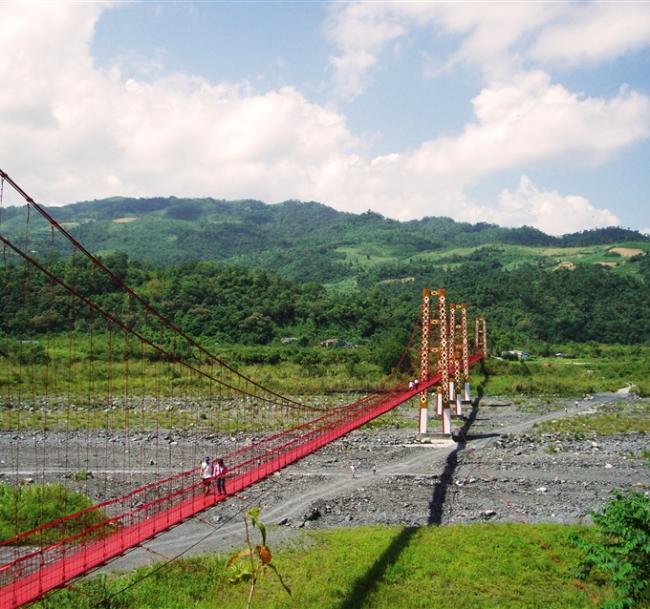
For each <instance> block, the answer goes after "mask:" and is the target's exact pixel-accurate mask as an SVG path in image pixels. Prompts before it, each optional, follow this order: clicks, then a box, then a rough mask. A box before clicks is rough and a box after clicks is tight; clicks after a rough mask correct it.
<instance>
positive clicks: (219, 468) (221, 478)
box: [214, 459, 228, 495]
mask: <svg viewBox="0 0 650 609" xmlns="http://www.w3.org/2000/svg"><path fill="white" fill-rule="evenodd" d="M227 473H228V468H227V467H226V464H225V463H224V462H223V459H217V464H216V465H215V466H214V477H215V478H216V480H217V493H218V494H219V495H225V494H226V474H227Z"/></svg>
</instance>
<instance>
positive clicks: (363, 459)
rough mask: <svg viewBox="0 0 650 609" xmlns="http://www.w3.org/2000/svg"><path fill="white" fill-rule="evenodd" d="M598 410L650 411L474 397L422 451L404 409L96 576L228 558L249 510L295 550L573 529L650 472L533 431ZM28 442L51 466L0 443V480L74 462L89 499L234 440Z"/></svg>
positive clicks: (616, 439) (3, 438) (619, 442)
mask: <svg viewBox="0 0 650 609" xmlns="http://www.w3.org/2000/svg"><path fill="white" fill-rule="evenodd" d="M607 408H616V409H619V410H620V409H622V411H623V412H625V409H626V408H635V409H636V410H637V411H638V409H639V408H641V409H642V411H643V412H645V413H648V412H650V400H647V399H645V400H644V399H638V398H634V397H633V396H630V395H627V394H625V393H622V394H607V395H599V396H596V397H595V398H592V399H585V400H579V401H578V402H575V401H574V400H566V399H561V398H557V399H553V400H541V399H540V400H534V399H530V398H528V399H526V400H523V399H522V400H520V401H518V400H514V401H510V400H507V399H483V400H481V402H480V403H479V406H478V408H475V409H473V410H472V411H470V412H468V413H466V418H465V420H457V421H456V422H455V428H456V432H457V434H458V435H457V437H456V440H455V441H451V440H448V439H434V440H433V441H432V442H431V443H426V444H423V443H418V442H416V441H415V425H414V421H415V416H416V410H415V407H413V406H412V407H411V409H410V411H408V410H403V411H404V412H406V413H408V414H406V415H405V417H404V420H405V424H402V425H400V426H399V427H398V426H397V425H392V426H383V427H382V426H373V427H370V428H362V429H359V430H356V431H354V432H352V433H350V434H348V435H347V436H346V437H344V438H342V439H340V440H338V441H336V442H334V443H332V444H331V445H328V446H326V447H324V448H323V449H321V450H320V451H318V452H317V453H315V454H313V455H310V456H308V457H306V458H304V459H303V460H301V461H300V462H298V463H296V464H294V465H292V466H290V467H288V468H286V469H284V470H282V471H280V472H278V473H276V474H275V475H273V476H271V477H270V478H268V479H267V480H264V481H262V482H260V483H259V484H257V485H255V486H254V487H252V488H250V489H247V490H246V491H244V492H243V493H242V494H241V495H239V496H237V497H232V498H230V499H229V500H228V501H226V502H224V503H221V504H218V505H217V506H216V507H214V508H212V509H210V510H207V511H206V512H204V513H202V514H201V515H200V516H199V517H198V518H194V519H192V520H190V521H188V522H186V523H183V524H182V525H180V526H177V527H175V528H174V529H172V530H170V531H168V532H167V533H164V534H162V535H160V536H158V537H157V538H156V539H154V540H152V541H150V542H148V543H147V544H145V545H146V548H138V549H135V550H133V551H131V552H129V553H128V554H127V555H126V556H123V557H121V558H119V559H117V560H116V561H113V563H111V565H109V567H106V568H108V569H129V568H132V567H134V566H137V565H141V564H146V563H148V562H151V561H153V560H161V559H162V558H163V557H173V556H176V555H178V554H181V553H186V554H200V553H206V552H227V551H229V550H230V549H231V548H233V547H235V546H241V545H242V543H243V539H244V538H243V527H242V518H241V515H242V513H243V512H244V511H245V510H246V509H247V508H248V507H250V506H251V505H257V506H259V507H260V508H261V514H262V519H263V520H264V521H265V522H267V523H268V524H270V525H277V526H273V527H272V528H271V533H270V535H271V543H272V544H279V543H292V542H295V541H296V540H299V539H302V535H301V534H302V532H303V531H305V530H309V529H315V528H331V527H346V526H360V525H366V524H386V525H387V524H399V525H408V526H425V525H445V524H449V523H470V522H485V521H490V522H556V523H575V522H586V521H588V514H589V511H590V510H597V509H599V508H600V507H601V506H602V505H603V503H604V502H605V501H606V500H607V498H608V497H609V496H610V494H611V492H612V490H613V489H621V490H623V491H626V490H628V489H631V488H634V489H636V490H639V491H640V492H645V493H648V492H649V491H648V489H650V475H649V472H650V470H649V469H648V467H647V466H646V464H645V462H644V460H643V459H642V458H641V453H642V452H643V451H647V450H648V449H649V448H650V443H649V442H648V439H647V436H645V435H644V434H641V433H627V434H619V435H608V436H597V435H592V434H584V435H574V434H549V433H540V432H539V431H538V430H536V429H535V428H534V425H535V424H536V423H539V422H542V421H545V420H552V419H559V418H562V417H567V416H573V415H575V414H585V413H586V414H589V413H595V412H602V411H603V410H606V409H607ZM25 433H29V432H25ZM33 433H34V434H35V436H34V446H35V447H36V448H35V449H34V452H36V451H37V450H38V447H40V448H41V449H42V450H43V451H46V452H47V453H48V454H49V455H51V458H50V459H49V460H48V468H47V469H45V468H43V469H42V471H40V472H38V471H33V469H34V468H33V464H30V462H29V458H30V457H29V455H30V452H29V451H26V452H25V459H24V460H20V459H19V467H18V468H16V466H15V458H14V457H15V455H14V454H13V453H12V451H13V447H14V445H15V440H13V439H12V438H14V437H15V434H14V436H12V435H11V432H0V458H1V459H0V460H1V461H3V463H0V481H2V480H3V478H4V479H5V480H10V479H15V477H16V476H19V477H24V478H26V479H30V477H31V478H35V479H36V480H37V481H40V480H41V479H42V478H44V479H45V480H46V481H48V482H49V481H54V480H56V479H57V476H58V477H60V476H61V475H62V472H63V471H65V470H64V466H65V463H64V461H65V459H66V458H68V459H69V458H70V455H71V454H77V455H78V456H79V457H80V458H81V461H80V463H83V467H84V469H85V470H86V471H87V472H90V475H89V476H86V479H84V480H79V481H75V482H74V484H76V485H77V486H78V487H79V489H80V490H82V491H84V492H87V493H88V494H89V495H91V496H92V497H93V498H94V499H100V498H103V499H105V498H107V497H109V496H118V495H120V494H123V493H124V492H125V491H126V490H128V489H129V488H133V484H134V483H135V484H138V483H139V482H140V481H146V480H148V479H150V477H151V476H152V475H154V474H156V473H160V472H161V471H162V470H163V469H166V470H168V469H169V468H171V469H172V470H174V469H186V468H187V467H190V466H191V465H192V464H196V463H198V461H197V460H198V459H200V456H201V455H202V454H204V453H206V454H207V453H210V454H217V453H227V452H229V448H232V446H234V445H235V444H236V443H238V442H241V441H242V438H235V437H220V436H218V435H214V434H213V435H209V436H200V437H198V438H197V437H193V438H190V437H185V436H183V435H182V434H170V433H169V432H167V433H165V434H163V435H161V437H157V436H152V435H151V434H149V435H146V434H142V435H141V436H140V437H135V438H131V442H130V443H128V446H129V447H130V448H129V452H128V453H127V452H125V448H126V446H127V443H125V442H124V439H123V438H121V437H120V436H114V437H106V435H105V434H103V433H102V432H94V433H91V434H88V433H86V434H85V435H84V434H82V433H80V434H79V435H78V436H75V437H72V438H71V437H69V436H68V438H67V442H66V445H67V448H66V449H65V451H63V449H62V447H61V443H62V442H63V441H64V440H63V436H62V434H57V433H56V432H52V433H48V434H46V435H45V436H43V435H42V434H41V437H40V438H39V437H37V435H36V434H38V432H33ZM75 438H76V441H75ZM106 446H109V447H110V446H112V447H114V453H115V455H116V456H115V459H114V461H113V462H112V464H111V467H107V466H106V463H105V456H104V455H105V448H106ZM139 446H142V447H143V448H142V449H140V448H139ZM75 451H76V453H75ZM12 459H13V461H12ZM12 463H13V465H10V464H12ZM30 466H31V469H30ZM353 466H354V468H353ZM12 468H13V469H12ZM128 470H130V471H131V473H130V474H127V473H125V472H126V471H128Z"/></svg>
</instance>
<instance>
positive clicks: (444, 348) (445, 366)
mask: <svg viewBox="0 0 650 609" xmlns="http://www.w3.org/2000/svg"><path fill="white" fill-rule="evenodd" d="M432 354H433V355H434V356H435V361H434V362H433V363H434V365H435V368H436V369H437V370H438V371H439V372H440V384H439V385H438V386H437V388H436V394H435V395H436V414H437V415H438V416H440V417H442V433H443V434H451V413H450V411H449V340H448V325H447V295H446V291H445V289H444V288H440V289H438V290H430V289H428V288H425V289H424V290H423V291H422V340H421V344H420V383H422V384H424V383H426V382H427V381H428V380H429V378H430V377H431V363H432V362H431V359H432V358H431V355H432ZM428 419H429V392H428V391H423V392H422V393H421V394H420V416H419V424H418V432H419V433H420V434H426V433H427V432H428Z"/></svg>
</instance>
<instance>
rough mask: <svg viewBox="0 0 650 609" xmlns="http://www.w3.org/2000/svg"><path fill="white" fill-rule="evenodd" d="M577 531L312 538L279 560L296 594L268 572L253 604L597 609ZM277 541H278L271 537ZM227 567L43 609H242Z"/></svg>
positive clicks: (303, 608)
mask: <svg viewBox="0 0 650 609" xmlns="http://www.w3.org/2000/svg"><path fill="white" fill-rule="evenodd" d="M576 530H579V527H568V526H561V525H535V526H532V525H521V524H498V525H497V524H477V525H455V526H448V527H436V528H429V527H426V528H404V527H363V528H358V529H337V530H331V531H319V532H312V533H310V534H309V535H308V536H307V537H306V538H305V539H304V541H303V543H302V544H300V545H299V546H300V547H294V548H293V549H284V550H282V551H279V552H277V553H276V554H275V555H274V557H273V562H274V563H275V564H276V565H277V567H278V569H279V571H280V573H282V575H283V577H285V579H287V580H288V583H289V585H290V587H291V589H292V592H293V596H292V597H289V596H287V594H286V592H285V591H284V590H283V589H282V588H281V586H280V584H279V583H278V582H277V580H276V579H275V578H274V577H270V576H269V577H267V578H264V579H263V580H262V581H261V582H260V583H259V585H258V589H257V592H256V595H255V597H254V601H253V607H258V608H259V607H264V608H265V609H280V608H287V609H290V608H296V609H297V608H300V609H361V608H374V609H418V608H426V609H430V608H436V609H456V608H458V609H461V608H462V609H488V608H490V609H533V608H539V609H542V608H543V609H581V608H591V607H594V608H595V607H598V606H599V605H600V604H601V603H602V602H603V601H604V600H606V599H608V598H610V597H611V591H610V589H609V585H608V584H607V583H605V582H602V581H598V582H595V581H588V582H581V581H579V580H577V579H575V578H574V577H573V573H574V571H575V568H576V565H577V563H578V560H579V558H580V553H579V551H578V550H576V549H575V548H573V547H572V546H571V545H570V544H569V542H568V537H569V535H570V534H571V532H572V531H576ZM216 534H218V532H217V533H216ZM270 542H271V545H273V536H272V534H271V540H270ZM224 566H225V558H223V557H213V556H209V557H204V558H192V559H186V560H181V561H178V562H174V563H172V564H171V565H169V566H165V567H163V568H159V567H157V566H152V567H147V568H144V569H139V570H137V571H134V572H132V573H130V574H129V575H124V576H117V577H105V576H102V577H96V578H93V579H90V580H88V581H86V582H84V583H82V584H81V585H80V586H78V587H80V588H81V591H73V590H63V591H60V592H55V593H53V594H51V595H50V596H49V597H48V598H47V599H45V600H44V601H42V602H41V603H40V604H38V605H37V606H38V607H41V608H48V609H67V608H75V609H76V608H79V609H84V608H90V607H98V606H101V607H111V608H113V607H114V608H117V607H120V608H121V607H125V608H126V607H128V608H129V609H145V608H152V609H154V608H155V609H171V608H174V609H181V608H183V609H186V608H193V609H203V608H205V609H208V608H210V609H212V608H215V607H219V608H222V609H229V608H243V607H245V606H246V598H247V594H248V586H247V584H246V583H239V584H231V583H230V582H229V581H228V579H227V574H226V572H225V570H224ZM135 582H138V583H137V584H136V585H131V584H135ZM80 592H81V593H80Z"/></svg>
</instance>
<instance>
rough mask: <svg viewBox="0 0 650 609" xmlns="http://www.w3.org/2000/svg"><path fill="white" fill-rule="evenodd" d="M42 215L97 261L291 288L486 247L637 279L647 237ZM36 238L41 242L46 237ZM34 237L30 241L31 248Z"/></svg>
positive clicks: (216, 214)
mask: <svg viewBox="0 0 650 609" xmlns="http://www.w3.org/2000/svg"><path fill="white" fill-rule="evenodd" d="M49 211H50V213H51V214H52V215H53V216H54V218H55V219H57V220H58V221H59V222H61V223H63V225H64V226H65V227H66V229H67V230H69V231H70V233H71V234H72V235H74V236H75V237H76V238H78V239H79V240H80V241H81V242H82V243H83V244H84V245H85V246H86V247H87V248H88V249H89V250H91V251H93V252H96V253H99V254H104V255H105V254H108V253H111V252H117V251H123V252H126V253H128V255H129V256H130V257H131V258H132V259H137V260H146V261H149V262H151V263H153V264H155V265H161V266H167V265H170V264H178V263H182V262H185V261H187V260H214V261H227V262H232V263H236V264H240V265H242V266H245V267H247V268H256V269H262V270H267V271H271V272H273V273H277V274H279V275H281V276H282V277H285V278H287V279H291V280H294V281H317V282H321V283H337V282H342V281H346V280H350V279H353V280H354V281H357V282H358V281H362V280H363V278H364V277H366V279H367V278H368V273H369V272H370V273H371V274H372V273H374V272H376V271H377V270H379V275H378V279H379V280H382V279H391V278H399V277H402V276H409V275H412V274H413V273H414V272H417V268H418V267H419V266H421V265H426V266H429V265H431V264H438V263H440V264H445V265H449V264H452V265H453V264H455V263H457V262H459V260H460V259H461V258H462V257H464V256H471V255H472V254H473V253H474V252H475V251H476V248H480V247H482V246H485V245H488V244H489V245H495V246H498V247H499V248H501V251H502V253H503V256H504V257H505V258H512V259H513V261H514V260H518V261H520V262H521V261H524V260H526V261H529V262H535V263H537V264H542V265H543V266H550V267H554V266H557V265H561V264H563V263H568V264H575V263H576V262H590V263H601V264H605V265H607V266H612V267H622V266H624V263H625V269H624V272H625V274H629V273H630V272H635V271H636V270H637V267H636V266H635V263H636V262H638V258H637V259H634V255H635V254H634V252H636V253H637V254H643V253H644V252H645V251H648V250H650V239H648V237H645V236H644V235H642V234H640V233H638V232H635V231H631V230H626V229H621V228H616V227H610V228H604V229H596V230H591V231H584V232H581V233H574V234H568V235H564V236H562V237H553V236H549V235H546V234H544V233H543V232H541V231H539V230H537V229H534V228H531V227H521V228H514V229H513V228H502V227H499V226H496V225H493V224H486V223H479V224H468V223H461V222H455V221H454V220H451V219H450V218H434V217H427V218H423V219H421V220H412V221H409V222H399V221H396V220H391V219H388V218H384V217H383V216H381V215H379V214H376V213H373V212H370V211H368V212H366V213H363V214H352V213H346V212H338V211H336V210H334V209H332V208H330V207H327V206H326V205H322V204H320V203H315V202H299V201H285V202H283V203H277V204H273V205H267V204H265V203H262V202H260V201H254V200H241V201H225V200H219V199H184V198H176V197H169V198H160V197H158V198H146V199H135V198H124V197H113V198H110V199H103V200H97V201H85V202H81V203H76V204H71V205H66V206H62V207H56V208H50V209H49ZM22 217H23V213H22V211H21V210H20V209H16V208H5V209H3V210H2V223H3V231H4V232H5V233H6V234H8V235H11V234H12V233H13V234H20V231H21V230H22V222H23V220H22ZM42 230H43V234H42V239H43V240H45V239H47V233H48V230H49V227H47V226H43V227H42ZM36 231H37V229H36V230H35V233H34V234H32V239H37V237H38V235H37V234H36ZM630 242H632V245H633V247H628V248H627V249H628V250H629V251H627V252H623V253H621V252H619V253H617V252H616V251H615V250H616V248H615V247H613V246H615V245H622V244H626V243H630ZM526 248H532V249H526ZM575 248H591V250H589V249H587V250H585V251H576V249H575ZM612 250H614V253H612ZM459 257H460V258H459ZM630 259H632V260H630ZM414 269H415V270H414Z"/></svg>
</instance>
